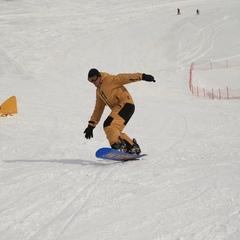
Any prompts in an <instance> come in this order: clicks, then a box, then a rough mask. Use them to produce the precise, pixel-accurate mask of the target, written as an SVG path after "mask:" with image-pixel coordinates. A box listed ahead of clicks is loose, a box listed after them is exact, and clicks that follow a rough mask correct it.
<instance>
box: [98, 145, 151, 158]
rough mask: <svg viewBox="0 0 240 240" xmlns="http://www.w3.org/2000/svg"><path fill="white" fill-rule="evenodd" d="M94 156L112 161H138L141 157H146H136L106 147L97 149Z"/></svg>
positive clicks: (141, 155) (142, 155)
mask: <svg viewBox="0 0 240 240" xmlns="http://www.w3.org/2000/svg"><path fill="white" fill-rule="evenodd" d="M95 155H96V157H97V158H102V159H106V160H114V161H129V160H139V159H140V158H141V157H144V156H147V154H140V155H137V154H129V153H124V152H119V151H118V150H115V149H112V148H107V147H105V148H100V149H98V150H97V152H96V154H95Z"/></svg>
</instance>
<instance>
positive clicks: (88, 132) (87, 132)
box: [83, 125, 94, 139]
mask: <svg viewBox="0 0 240 240" xmlns="http://www.w3.org/2000/svg"><path fill="white" fill-rule="evenodd" d="M93 129H94V127H93V126H91V125H88V127H87V128H86V129H85V131H84V132H83V133H85V138H86V139H90V138H93Z"/></svg>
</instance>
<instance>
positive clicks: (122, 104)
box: [84, 68, 155, 154]
mask: <svg viewBox="0 0 240 240" xmlns="http://www.w3.org/2000/svg"><path fill="white" fill-rule="evenodd" d="M141 80H144V81H147V82H155V79H154V77H153V76H151V75H148V74H145V73H132V74H127V73H125V74H124V73H122V74H118V75H110V74H109V73H105V72H99V71H98V70H97V69H95V68H92V69H90V70H89V72H88V81H89V82H91V83H93V84H94V85H95V87H96V88H97V89H96V102H95V108H94V111H93V113H92V116H91V118H90V120H89V122H88V127H87V128H86V129H85V131H84V134H85V138H86V139H91V138H92V137H93V129H94V128H95V127H96V125H97V124H98V122H99V121H100V119H101V116H102V114H103V111H104V108H105V106H106V105H108V107H109V108H110V109H111V113H110V114H109V116H108V117H107V118H106V120H105V121H104V123H103V128H104V131H105V134H106V137H107V139H108V141H109V144H110V146H111V148H114V149H117V150H119V151H122V152H127V153H131V154H140V153H141V149H140V147H139V145H138V144H137V141H136V140H135V139H131V138H130V137H129V136H128V135H127V134H125V133H123V132H122V131H123V129H124V127H125V126H126V124H127V123H128V121H129V120H130V118H131V117H132V115H133V113H134V110H135V105H134V102H133V99H132V97H131V95H130V93H129V92H128V90H127V89H126V88H125V87H124V86H123V85H125V84H128V83H133V82H137V81H141Z"/></svg>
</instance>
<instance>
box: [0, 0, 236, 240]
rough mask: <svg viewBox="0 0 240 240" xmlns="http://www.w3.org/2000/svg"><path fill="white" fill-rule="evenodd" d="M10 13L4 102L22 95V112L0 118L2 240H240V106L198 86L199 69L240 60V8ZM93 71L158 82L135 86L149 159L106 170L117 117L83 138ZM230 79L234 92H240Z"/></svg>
mask: <svg viewBox="0 0 240 240" xmlns="http://www.w3.org/2000/svg"><path fill="white" fill-rule="evenodd" d="M0 5H1V7H0V89H1V91H0V102H1V103H2V102H3V101H5V100H6V99H7V98H8V97H10V96H12V95H15V96H16V97H17V101H18V110H19V113H18V114H17V115H15V116H12V117H7V118H0V141H1V144H0V187H1V191H0V239H6V240H43V239H44V240H69V239H71V240H78V239H81V240H90V239H91V240H92V239H97V240H110V239H111V240H112V239H114V240H118V239H119V240H120V239H126V240H133V239H134V240H135V239H138V240H146V239H148V240H150V239H151V240H153V239H154V240H180V239H181V240H193V239H196V240H199V239H209V240H212V239H218V240H219V239H221V240H223V239H224V240H238V239H240V225H239V222H240V178H239V175H240V150H239V144H240V137H239V135H240V112H239V105H240V102H239V100H210V99H202V98H196V97H193V96H192V95H191V93H190V91H189V88H188V79H189V67H190V64H191V62H197V63H199V64H203V63H206V62H208V61H209V59H211V60H213V61H219V60H222V59H228V58H233V57H238V56H239V55H240V45H239V42H240V31H239V29H240V21H239V20H240V14H239V9H240V2H239V1H238V0H229V1H223V0H218V1H217V0H212V1H210V2H209V1H207V0H201V1H199V0H185V1H177V0H153V1H140V0H122V1H116V0H111V1H110V0H107V1H103V0H97V1H87V0H67V1H62V0H58V1H47V0H41V1H33V0H22V1H16V0H13V1H1V3H0ZM178 7H179V8H180V9H181V15H179V16H178V15H177V14H176V13H177V8H178ZM196 9H199V10H200V12H201V14H200V15H198V16H197V15H196V13H195V11H196ZM239 66H240V63H239ZM92 67H95V68H98V69H99V70H100V71H105V72H109V73H111V74H117V73H124V72H129V73H132V72H145V73H149V74H152V75H153V76H154V77H155V78H156V80H157V82H156V83H147V82H139V83H134V84H130V85H128V86H127V88H128V89H129V91H130V92H131V94H132V96H133V98H134V101H135V104H136V112H135V114H134V116H133V117H132V119H131V121H130V122H129V124H128V126H127V127H126V132H127V133H128V134H129V135H130V136H132V137H135V138H136V139H137V140H138V142H139V144H140V145H141V148H142V151H143V152H144V153H148V157H146V158H144V159H143V160H142V161H134V162H127V163H118V162H111V161H108V162H107V161H102V160H98V159H96V158H95V156H94V154H95V151H96V150H97V149H98V148H99V147H103V146H108V142H107V140H106V138H105V135H104V132H103V129H102V124H103V121H104V119H105V117H106V116H107V115H108V114H109V110H108V109H106V110H105V113H104V116H103V118H102V120H101V122H100V123H99V125H98V126H97V127H96V128H95V130H94V138H93V139H92V140H86V139H85V138H84V135H83V131H84V129H85V128H86V127H87V123H88V120H89V117H90V115H91V113H92V110H93V107H94V103H95V88H94V86H93V85H92V84H90V83H89V82H88V81H87V73H88V70H89V69H90V68H92ZM223 71H224V69H221V70H219V74H218V73H217V72H216V71H215V76H217V77H218V78H219V81H220V82H221V87H222V84H224V81H226V84H227V81H228V80H229V79H232V78H234V81H235V83H236V88H239V83H238V82H237V81H236V71H235V70H234V73H232V72H231V71H229V70H228V71H229V76H228V77H229V79H226V74H224V73H223ZM237 71H238V74H239V69H238V70H237ZM203 76H204V77H203ZM202 78H203V82H202V83H201V79H202ZM208 79H209V78H208V77H207V76H206V73H204V74H199V75H198V78H197V81H198V83H199V84H200V85H201V84H204V86H207V85H208ZM215 80H216V79H215ZM209 84H211V83H209ZM215 84H216V81H215ZM231 87H234V86H233V85H232V82H231Z"/></svg>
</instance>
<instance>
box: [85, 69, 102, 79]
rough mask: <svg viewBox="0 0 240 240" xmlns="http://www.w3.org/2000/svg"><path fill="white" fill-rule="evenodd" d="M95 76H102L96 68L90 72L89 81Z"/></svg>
mask: <svg viewBox="0 0 240 240" xmlns="http://www.w3.org/2000/svg"><path fill="white" fill-rule="evenodd" d="M95 76H97V77H100V76H101V74H100V72H99V71H98V70H97V69H96V68H92V69H90V70H89V72H88V79H89V78H91V77H95Z"/></svg>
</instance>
